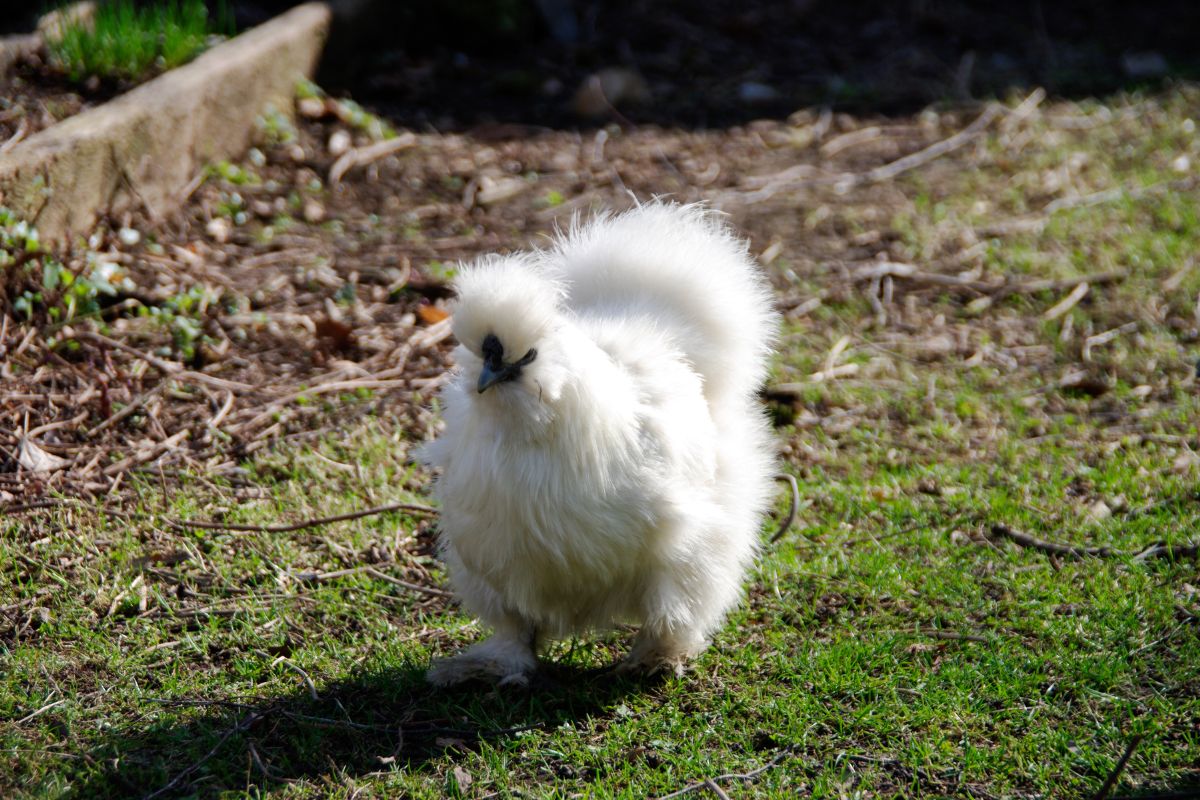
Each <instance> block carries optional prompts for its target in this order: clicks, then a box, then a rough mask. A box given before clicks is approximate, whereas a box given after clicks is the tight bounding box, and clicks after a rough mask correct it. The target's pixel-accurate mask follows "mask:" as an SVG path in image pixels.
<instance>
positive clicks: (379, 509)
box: [167, 503, 438, 533]
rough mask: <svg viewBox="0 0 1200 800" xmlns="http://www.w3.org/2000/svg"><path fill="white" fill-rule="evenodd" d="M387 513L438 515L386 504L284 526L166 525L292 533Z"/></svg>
mask: <svg viewBox="0 0 1200 800" xmlns="http://www.w3.org/2000/svg"><path fill="white" fill-rule="evenodd" d="M389 511H411V512H414V513H417V514H437V513H438V510H437V509H436V508H434V507H433V506H425V505H421V504H419V503H388V504H387V505H382V506H375V507H373V508H364V509H362V510H361V511H351V512H349V513H346V514H333V515H331V516H328V517H316V518H314V519H306V520H304V521H302V522H295V523H290V524H284V525H239V524H235V523H228V522H202V521H200V520H180V519H169V520H167V524H168V525H170V526H171V527H172V528H176V529H179V530H188V529H191V528H198V529H201V530H207V531H234V532H242V533H290V532H292V531H299V530H304V529H305V528H316V527H318V526H320V525H328V524H330V523H333V522H345V521H347V520H352V519H360V518H362V517H370V516H373V515H375V514H386V513H387V512H389Z"/></svg>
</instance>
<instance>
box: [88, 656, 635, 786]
mask: <svg viewBox="0 0 1200 800" xmlns="http://www.w3.org/2000/svg"><path fill="white" fill-rule="evenodd" d="M424 672H425V670H424V665H421V666H416V665H406V666H404V667H402V668H395V669H389V670H386V671H379V672H372V673H364V674H362V675H359V676H356V677H354V678H352V679H350V680H346V681H342V682H338V683H333V684H328V685H325V686H322V687H318V688H317V689H316V691H317V694H318V697H317V699H314V698H313V697H312V696H311V694H310V693H309V691H308V690H307V689H301V690H300V691H299V692H297V693H293V694H289V695H286V696H276V697H270V696H267V697H260V698H257V699H254V700H247V701H240V702H226V701H218V700H204V699H197V698H190V699H187V700H153V701H148V704H153V708H147V709H146V710H145V714H146V716H148V717H152V718H155V719H157V720H162V718H163V717H164V716H169V719H167V720H165V721H155V722H153V723H151V724H149V725H148V726H147V727H146V728H145V729H144V730H143V731H138V732H133V733H128V732H126V733H123V734H121V735H119V736H114V737H113V738H111V739H109V740H107V741H105V742H104V743H102V744H101V745H100V746H98V747H96V748H95V749H93V751H92V752H91V753H90V755H89V757H87V758H85V761H84V762H77V763H79V764H80V765H81V767H82V766H83V764H84V763H87V764H89V765H90V771H88V772H87V773H86V774H84V775H80V776H79V779H78V780H75V781H73V784H74V786H73V790H72V792H71V793H69V794H68V795H67V796H68V797H73V798H99V797H142V798H163V797H178V796H184V795H186V796H189V797H192V796H199V797H207V796H215V795H218V794H220V793H222V792H228V791H249V790H252V789H254V788H256V787H263V788H267V787H271V786H277V785H280V784H283V783H285V782H287V781H291V780H295V779H299V778H307V779H318V780H319V779H320V778H321V777H322V776H331V777H332V778H333V780H334V781H337V780H339V776H351V777H353V776H362V775H366V774H368V773H381V772H387V771H390V770H393V769H406V770H409V771H412V770H421V769H424V768H427V766H428V762H429V761H430V760H431V759H433V758H435V757H437V756H440V755H442V754H443V753H445V752H447V751H448V750H456V749H457V750H466V749H470V748H473V747H477V746H478V745H479V744H480V743H481V742H483V741H486V740H504V739H507V738H510V737H514V736H520V735H521V734H522V733H524V732H526V731H530V730H539V729H552V728H554V727H556V726H558V725H561V724H562V723H564V722H573V721H578V720H582V719H585V718H587V717H590V716H595V715H604V714H607V713H609V712H610V711H611V710H612V709H613V708H614V707H615V706H617V705H618V704H619V703H620V701H621V700H622V698H624V697H628V696H629V695H631V694H636V693H639V692H642V691H645V690H646V689H648V688H651V687H653V686H654V685H656V684H657V683H658V681H657V680H656V679H653V678H651V679H646V680H642V681H635V680H631V679H629V678H625V677H618V676H616V675H615V674H613V673H611V672H608V671H600V670H584V669H582V668H579V667H566V666H560V665H554V664H549V665H544V667H543V671H542V672H541V673H540V674H539V676H538V678H537V679H536V681H535V684H534V687H533V689H532V691H531V690H521V689H497V688H494V687H492V686H490V685H485V684H479V683H475V684H468V685H464V686H463V687H460V688H455V689H438V688H434V687H431V686H429V685H427V684H426V683H425V677H424ZM84 769H85V770H86V769H88V768H87V767H84Z"/></svg>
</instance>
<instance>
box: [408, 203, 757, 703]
mask: <svg viewBox="0 0 1200 800" xmlns="http://www.w3.org/2000/svg"><path fill="white" fill-rule="evenodd" d="M456 289H457V292H458V300H457V305H456V307H455V308H454V316H453V325H454V333H455V336H456V337H457V338H458V341H459V342H460V346H459V347H458V348H457V349H456V350H455V360H456V362H457V369H456V373H455V375H454V377H453V380H452V381H451V382H450V384H449V385H448V386H447V388H446V389H445V391H444V393H443V399H444V406H445V423H446V428H445V433H444V434H443V435H442V436H441V437H440V438H438V439H437V440H436V441H434V442H432V443H430V444H429V445H427V446H426V448H425V451H424V457H425V459H426V460H427V461H428V462H429V463H430V464H431V465H434V466H436V467H440V468H441V475H440V477H439V478H438V480H437V483H436V488H435V493H436V495H437V497H438V499H439V500H440V501H441V505H442V514H441V548H442V555H443V557H444V559H445V562H446V565H447V568H448V570H449V574H450V581H451V583H452V585H453V587H454V589H455V590H456V592H457V594H458V596H459V598H460V599H461V600H462V603H463V605H464V606H465V607H466V608H467V610H469V611H470V612H472V613H474V614H476V615H478V616H479V617H480V618H481V619H482V620H483V621H484V622H485V623H487V624H488V625H489V626H491V628H492V629H493V635H492V637H491V638H489V639H487V640H486V641H484V642H481V643H479V644H476V645H474V646H472V647H469V648H467V649H466V650H464V651H463V652H461V653H459V654H458V655H456V656H454V657H452V658H448V659H440V660H438V661H436V662H435V663H434V664H433V666H432V667H431V669H430V671H429V673H428V677H429V680H430V681H432V682H434V683H439V684H450V683H457V682H459V681H462V680H467V679H470V678H475V677H488V678H499V679H500V680H501V681H502V682H509V683H513V682H516V683H524V682H526V681H527V680H528V677H529V675H530V674H531V673H532V672H533V671H534V670H535V669H536V667H537V659H536V648H537V644H538V642H539V640H540V639H541V638H542V637H551V638H561V637H565V636H569V635H572V634H576V633H582V632H586V631H588V630H592V629H596V628H603V627H608V626H611V625H612V624H614V623H617V622H633V623H637V624H640V625H641V630H640V633H639V634H638V638H637V641H636V642H635V644H634V647H633V650H632V652H631V653H630V654H629V656H628V658H627V659H626V661H625V662H624V666H625V667H626V668H635V669H647V670H656V669H659V668H662V667H664V666H672V667H675V668H676V669H678V668H679V667H680V665H682V663H683V662H685V661H686V660H687V659H689V658H691V657H693V656H695V655H696V654H698V653H699V652H700V651H702V650H703V649H704V648H705V647H706V646H707V643H708V639H709V637H710V636H711V635H712V633H713V632H714V631H715V630H716V629H717V628H718V626H719V625H720V624H721V621H722V619H723V618H724V616H725V614H726V613H727V612H728V611H729V610H730V609H731V608H732V607H733V606H734V605H736V604H737V603H738V601H739V599H740V597H741V594H742V581H743V578H744V576H745V573H746V571H747V569H748V568H749V566H750V564H751V562H752V560H753V558H754V555H755V553H756V550H757V543H758V539H759V526H760V522H761V519H762V516H763V513H764V512H765V510H766V508H767V506H768V504H769V496H770V490H771V480H772V475H773V473H774V462H775V457H774V446H773V443H772V441H771V438H770V435H769V430H768V426H767V424H766V422H765V420H764V416H763V412H762V411H761V409H760V408H759V406H758V404H757V402H756V399H755V392H756V390H757V388H758V386H759V385H760V383H761V382H762V381H763V379H764V378H765V377H766V369H767V358H768V355H769V353H770V350H771V346H772V343H773V340H774V336H775V332H776V326H777V320H776V317H775V314H774V312H773V311H772V300H771V296H770V291H769V289H768V286H767V284H766V281H765V280H764V278H763V276H762V274H761V272H760V271H759V269H758V268H757V266H756V265H755V263H754V261H753V259H752V258H751V257H750V255H749V253H748V252H747V248H746V245H745V243H744V242H742V241H741V240H739V239H738V238H736V237H735V236H734V235H733V233H732V232H731V231H730V230H729V229H728V227H726V226H725V224H724V223H723V222H722V221H721V220H720V219H719V218H718V217H717V216H716V215H714V214H712V213H710V212H707V211H705V210H703V209H701V208H698V207H695V206H678V205H673V204H666V203H652V204H647V205H642V206H639V207H638V208H635V209H634V210H632V211H628V212H626V213H623V214H620V215H616V216H603V217H600V218H597V219H595V220H593V221H592V222H590V223H587V224H584V225H577V226H574V227H573V228H572V230H571V231H570V232H569V233H567V234H566V235H563V236H560V237H559V238H558V239H557V240H556V241H555V243H554V244H553V246H552V247H551V248H549V249H547V250H539V251H534V252H532V253H528V254H522V255H516V256H504V257H500V256H493V257H489V258H486V259H484V260H482V261H480V262H479V263H477V264H476V265H474V266H472V267H469V268H467V269H465V270H463V272H462V273H461V275H460V276H459V277H458V279H457V281H456ZM514 364H517V365H518V366H514ZM485 384H486V386H485Z"/></svg>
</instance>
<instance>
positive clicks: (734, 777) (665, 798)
mask: <svg viewBox="0 0 1200 800" xmlns="http://www.w3.org/2000/svg"><path fill="white" fill-rule="evenodd" d="M795 753H796V748H795V747H794V746H789V747H785V748H783V749H782V750H780V751H779V752H778V753H776V754H775V756H774V757H773V758H772V759H771V760H770V761H768V762H767V763H765V764H763V765H762V766H761V767H759V768H758V769H754V770H751V771H750V772H727V773H725V774H724V775H717V776H716V777H713V778H705V779H704V780H702V781H698V782H696V783H690V784H688V785H687V786H685V787H683V788H682V789H676V790H675V791H673V792H671V793H670V794H664V795H662V796H661V797H659V798H658V800H671V798H674V797H683V796H684V795H685V794H690V793H691V792H695V791H698V790H700V789H709V790H710V791H711V790H712V787H714V786H717V782H718V781H738V780H740V781H752V780H754V779H755V778H757V777H758V776H759V775H762V774H763V773H764V772H767V771H768V770H770V769H773V768H774V767H777V766H779V764H781V763H782V762H783V761H784V760H786V759H787V758H789V757H790V756H793V755H795ZM717 791H718V792H719V791H720V788H719V787H718V789H717ZM718 796H720V795H718Z"/></svg>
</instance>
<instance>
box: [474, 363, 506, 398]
mask: <svg viewBox="0 0 1200 800" xmlns="http://www.w3.org/2000/svg"><path fill="white" fill-rule="evenodd" d="M507 378H508V369H506V368H502V369H501V370H500V371H499V372H497V371H495V370H493V369H492V368H491V367H489V366H488V365H487V362H486V361H485V362H484V363H483V369H482V370H480V371H479V383H478V384H476V388H477V389H478V390H479V393H480V394H483V393H484V392H486V391H487V390H488V389H490V388H492V387H493V386H495V385H496V384H497V383H500V382H501V381H503V380H506V379H507Z"/></svg>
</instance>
